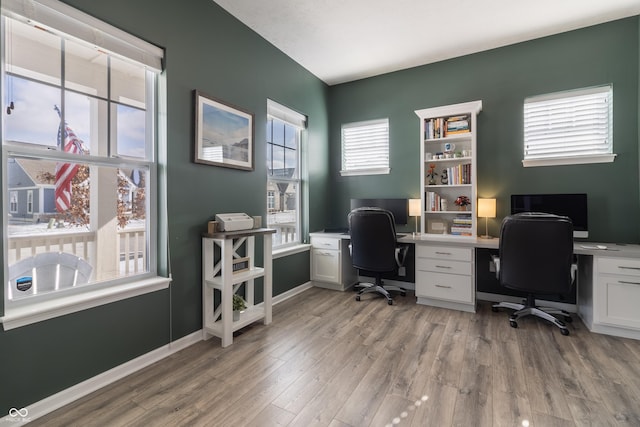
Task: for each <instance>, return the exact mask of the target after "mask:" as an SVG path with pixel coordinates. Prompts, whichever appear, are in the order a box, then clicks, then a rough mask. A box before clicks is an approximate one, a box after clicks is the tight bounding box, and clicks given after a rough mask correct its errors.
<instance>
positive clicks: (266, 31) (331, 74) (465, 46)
mask: <svg viewBox="0 0 640 427" xmlns="http://www.w3.org/2000/svg"><path fill="white" fill-rule="evenodd" d="M214 1H215V2H216V3H217V4H219V5H220V6H221V7H223V8H224V9H225V10H227V11H228V12H229V13H230V14H231V15H233V16H235V17H236V18H237V19H239V20H240V21H241V22H243V23H244V24H245V25H247V26H248V27H250V28H251V29H253V30H254V31H255V32H256V33H258V34H260V35H261V36H262V37H264V38H265V39H266V40H267V41H269V42H270V43H271V44H273V45H274V46H276V47H277V48H278V49H280V50H281V51H283V52H284V53H285V54H287V55H288V56H289V57H291V58H292V59H293V60H295V61H296V62H297V63H299V64H300V65H302V66H303V67H304V68H306V69H307V70H309V71H310V72H311V73H313V74H314V75H315V76H317V77H318V78H320V79H321V80H323V81H324V82H326V83H327V84H329V85H334V84H338V83H344V82H348V81H352V80H357V79H361V78H365V77H371V76H375V75H378V74H383V73H388V72H391V71H397V70H401V69H405V68H410V67H415V66H418V65H424V64H428V63H432V62H437V61H442V60H445V59H450V58H454V57H458V56H462V55H468V54H471V53H475V52H480V51H483V50H487V49H493V48H496V47H500V46H505V45H509V44H513V43H518V42H522V41H526V40H531V39H535V38H539V37H544V36H548V35H551V34H556V33H560V32H564V31H569V30H573V29H577V28H581V27H586V26H589V25H595V24H599V23H603V22H607V21H612V20H615V19H620V18H624V17H628V16H634V15H639V14H640V0H530V1H523V0H457V1H456V2H452V3H449V2H445V1H442V0H270V1H262V0H214Z"/></svg>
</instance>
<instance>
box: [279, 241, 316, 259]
mask: <svg viewBox="0 0 640 427" xmlns="http://www.w3.org/2000/svg"><path fill="white" fill-rule="evenodd" d="M310 249H311V245H310V244H308V243H300V244H298V245H294V246H287V247H286V248H281V249H275V250H274V251H273V254H272V255H273V259H278V258H284V257H286V256H289V255H294V254H299V253H301V252H306V251H308V250H310Z"/></svg>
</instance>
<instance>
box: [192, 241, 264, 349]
mask: <svg viewBox="0 0 640 427" xmlns="http://www.w3.org/2000/svg"><path fill="white" fill-rule="evenodd" d="M273 233H275V230H272V229H268V228H260V229H253V230H243V231H229V232H220V233H213V234H204V235H203V237H202V329H203V333H204V339H209V338H210V337H211V336H216V337H219V338H220V339H221V340H222V346H223V347H227V346H229V345H230V344H232V343H233V331H236V330H238V329H240V328H243V327H245V326H247V325H249V324H250V323H253V322H256V321H258V320H263V321H264V324H265V325H268V324H269V323H271V299H272V276H271V261H272V256H271V235H272V234H273ZM259 235H262V241H263V266H262V267H258V266H256V265H255V262H254V259H255V256H254V255H255V237H256V236H259ZM243 248H244V253H240V252H241V249H243ZM246 258H248V265H246V267H247V268H246V269H245V268H243V269H242V270H243V271H235V269H234V260H243V259H246ZM243 267H245V266H243ZM260 277H262V278H263V285H264V301H263V302H262V303H261V304H254V302H255V301H254V281H255V279H257V278H260ZM242 284H245V288H246V289H245V300H246V301H247V309H245V310H244V311H243V312H241V313H240V318H239V319H238V320H234V319H233V308H232V300H233V295H234V294H235V293H236V292H237V291H238V290H239V288H240V286H241V285H242ZM216 299H217V301H218V304H217V306H216V301H215V300H216Z"/></svg>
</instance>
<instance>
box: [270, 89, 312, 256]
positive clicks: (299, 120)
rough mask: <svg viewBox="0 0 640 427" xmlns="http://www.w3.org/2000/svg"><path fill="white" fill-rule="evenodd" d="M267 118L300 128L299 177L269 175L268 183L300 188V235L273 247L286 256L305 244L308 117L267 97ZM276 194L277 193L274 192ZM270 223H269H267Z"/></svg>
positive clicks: (297, 222)
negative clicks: (304, 201) (304, 135)
mask: <svg viewBox="0 0 640 427" xmlns="http://www.w3.org/2000/svg"><path fill="white" fill-rule="evenodd" d="M267 118H270V119H276V120H280V121H282V122H284V123H287V124H289V125H290V126H293V127H295V128H297V129H298V132H299V134H298V147H297V149H296V152H297V154H298V156H297V157H298V164H297V169H298V177H297V178H283V177H275V178H274V177H270V176H267V185H268V183H270V182H272V183H277V182H282V183H290V184H295V185H296V186H297V188H298V190H297V192H298V194H297V197H296V199H297V200H296V212H297V217H296V230H297V235H298V241H295V242H288V243H284V244H281V245H278V246H274V247H273V252H274V254H275V253H277V254H278V256H285V255H291V254H293V253H296V252H295V251H296V250H297V248H298V247H300V246H301V245H304V244H303V243H302V242H303V241H304V238H303V236H302V232H303V221H304V219H303V218H304V216H303V215H302V206H303V203H302V197H303V191H302V188H303V184H304V173H303V170H302V163H303V162H302V153H303V149H302V143H303V142H302V141H303V139H304V137H303V132H304V131H305V129H306V127H307V117H306V116H305V115H303V114H300V113H298V112H297V111H295V110H292V109H290V108H288V107H285V106H284V105H281V104H279V103H277V102H276V101H273V100H271V99H268V98H267ZM266 195H267V198H268V191H267V194H266ZM274 196H275V194H274ZM267 203H268V200H267ZM268 211H269V206H267V212H268ZM267 225H268V224H267ZM303 250H304V249H303Z"/></svg>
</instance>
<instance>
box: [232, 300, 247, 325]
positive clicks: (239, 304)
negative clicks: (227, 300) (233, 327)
mask: <svg viewBox="0 0 640 427" xmlns="http://www.w3.org/2000/svg"><path fill="white" fill-rule="evenodd" d="M246 308H247V302H246V301H245V300H244V298H242V297H241V296H240V295H237V294H233V320H234V321H236V320H240V312H241V311H242V310H245V309H246Z"/></svg>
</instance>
